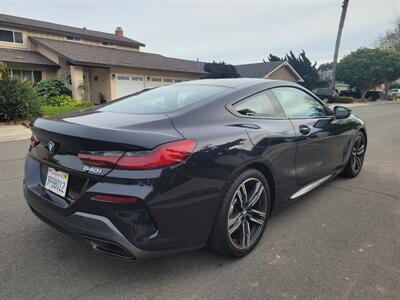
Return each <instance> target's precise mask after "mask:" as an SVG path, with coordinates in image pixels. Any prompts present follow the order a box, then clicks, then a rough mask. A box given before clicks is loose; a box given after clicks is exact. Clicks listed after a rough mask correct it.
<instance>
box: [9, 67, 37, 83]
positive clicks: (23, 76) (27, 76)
mask: <svg viewBox="0 0 400 300" xmlns="http://www.w3.org/2000/svg"><path fill="white" fill-rule="evenodd" d="M10 74H11V77H12V78H16V79H20V80H23V81H29V82H33V83H36V82H38V81H40V80H42V71H33V70H14V69H11V70H10Z"/></svg>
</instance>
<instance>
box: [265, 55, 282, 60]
mask: <svg viewBox="0 0 400 300" xmlns="http://www.w3.org/2000/svg"><path fill="white" fill-rule="evenodd" d="M268 60H269V61H280V60H282V59H281V58H280V57H279V56H276V55H273V54H271V53H270V54H269V56H268Z"/></svg>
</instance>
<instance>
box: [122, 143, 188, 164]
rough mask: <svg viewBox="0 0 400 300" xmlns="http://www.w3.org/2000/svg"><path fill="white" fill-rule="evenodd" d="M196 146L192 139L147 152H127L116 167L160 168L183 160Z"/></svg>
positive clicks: (161, 146)
mask: <svg viewBox="0 0 400 300" xmlns="http://www.w3.org/2000/svg"><path fill="white" fill-rule="evenodd" d="M194 147H196V142H195V141H193V140H183V141H178V142H173V143H168V144H163V145H160V146H158V147H156V148H154V149H153V150H151V151H147V152H144V153H143V152H140V151H139V152H127V153H125V155H124V156H122V157H121V159H120V160H119V161H118V162H117V165H116V166H115V168H116V169H125V170H150V169H161V168H165V167H169V166H172V165H176V164H179V163H182V162H184V161H185V160H186V159H187V158H188V157H189V156H190V154H192V151H193V150H194Z"/></svg>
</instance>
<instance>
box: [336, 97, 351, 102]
mask: <svg viewBox="0 0 400 300" xmlns="http://www.w3.org/2000/svg"><path fill="white" fill-rule="evenodd" d="M355 100H356V99H354V98H353V97H344V96H340V97H337V98H336V100H335V103H353V102H354V101H355Z"/></svg>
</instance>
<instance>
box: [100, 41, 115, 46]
mask: <svg viewBox="0 0 400 300" xmlns="http://www.w3.org/2000/svg"><path fill="white" fill-rule="evenodd" d="M101 44H102V45H103V46H107V47H112V46H114V44H113V43H109V42H101Z"/></svg>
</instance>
